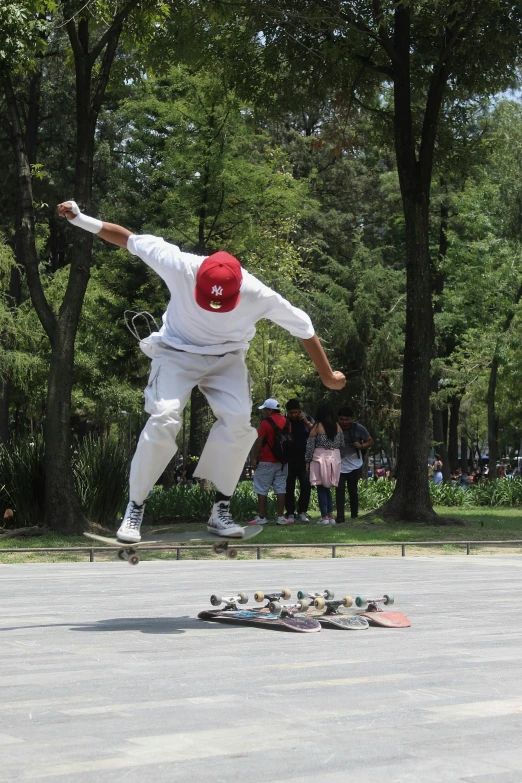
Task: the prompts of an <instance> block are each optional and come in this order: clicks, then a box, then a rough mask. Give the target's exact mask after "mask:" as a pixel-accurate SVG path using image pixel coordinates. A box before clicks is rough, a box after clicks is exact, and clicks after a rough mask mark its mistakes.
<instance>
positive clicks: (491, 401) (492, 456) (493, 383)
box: [487, 356, 500, 479]
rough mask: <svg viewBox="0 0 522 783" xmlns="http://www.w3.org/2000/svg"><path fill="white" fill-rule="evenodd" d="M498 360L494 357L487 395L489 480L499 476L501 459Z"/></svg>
mask: <svg viewBox="0 0 522 783" xmlns="http://www.w3.org/2000/svg"><path fill="white" fill-rule="evenodd" d="M498 364H499V362H498V358H497V356H494V357H493V361H492V362H491V370H490V373H489V383H488V394H487V406H488V451H489V476H488V478H489V479H494V478H496V476H497V461H498V458H499V456H500V455H499V448H498V430H499V418H498V416H497V412H496V405H495V392H496V389H497V379H498Z"/></svg>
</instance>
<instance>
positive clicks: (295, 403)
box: [286, 399, 314, 522]
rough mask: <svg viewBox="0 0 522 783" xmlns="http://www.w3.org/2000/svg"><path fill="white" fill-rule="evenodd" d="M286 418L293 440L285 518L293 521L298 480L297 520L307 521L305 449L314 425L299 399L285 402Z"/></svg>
mask: <svg viewBox="0 0 522 783" xmlns="http://www.w3.org/2000/svg"><path fill="white" fill-rule="evenodd" d="M286 418H287V419H288V420H289V421H290V423H291V425H292V439H293V442H294V448H293V457H292V459H291V460H290V461H289V463H288V478H287V480H286V518H287V519H288V521H289V522H294V521H295V483H296V480H297V481H299V502H298V504H297V521H298V522H309V521H310V519H309V518H308V515H307V513H306V512H307V511H308V504H309V503H310V491H311V488H310V478H309V475H308V471H307V470H306V462H305V451H306V441H307V440H308V433H309V432H310V430H311V429H312V427H313V426H314V420H313V419H312V417H311V416H309V415H308V414H307V413H304V412H303V411H302V410H301V405H300V403H299V400H296V399H292V400H288V402H287V403H286Z"/></svg>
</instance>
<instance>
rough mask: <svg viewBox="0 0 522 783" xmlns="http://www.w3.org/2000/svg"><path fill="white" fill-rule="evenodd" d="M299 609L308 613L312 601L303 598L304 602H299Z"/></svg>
mask: <svg viewBox="0 0 522 783" xmlns="http://www.w3.org/2000/svg"><path fill="white" fill-rule="evenodd" d="M297 608H298V609H299V610H300V611H301V612H306V610H307V609H309V608H310V601H309V600H308V599H307V598H303V600H302V601H299V602H298V604H297Z"/></svg>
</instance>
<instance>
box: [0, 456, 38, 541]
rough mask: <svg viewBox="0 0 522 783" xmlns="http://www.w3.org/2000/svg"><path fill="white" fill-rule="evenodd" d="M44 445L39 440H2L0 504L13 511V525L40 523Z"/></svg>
mask: <svg viewBox="0 0 522 783" xmlns="http://www.w3.org/2000/svg"><path fill="white" fill-rule="evenodd" d="M43 456H44V445H43V442H42V441H40V440H37V441H29V440H21V441H18V442H16V443H14V442H13V443H5V444H0V487H1V488H2V489H0V508H2V507H3V508H4V509H5V508H11V509H12V510H13V511H14V514H15V516H14V526H15V527H24V526H32V525H41V524H42V519H43V514H44V497H45V477H44V470H43Z"/></svg>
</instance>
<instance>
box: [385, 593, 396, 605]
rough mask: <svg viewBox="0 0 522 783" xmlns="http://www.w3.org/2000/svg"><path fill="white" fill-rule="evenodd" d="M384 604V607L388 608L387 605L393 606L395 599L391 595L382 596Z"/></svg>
mask: <svg viewBox="0 0 522 783" xmlns="http://www.w3.org/2000/svg"><path fill="white" fill-rule="evenodd" d="M384 603H385V605H386V606H388V604H394V603H395V598H394V597H393V595H385V596H384Z"/></svg>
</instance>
